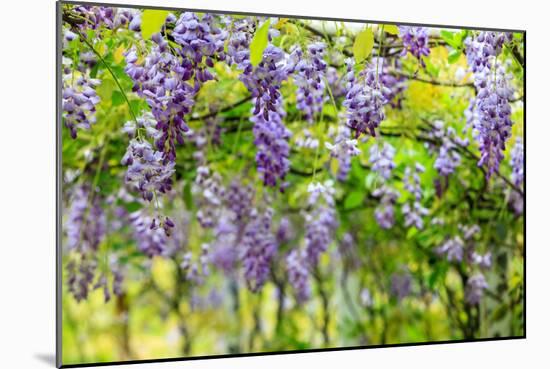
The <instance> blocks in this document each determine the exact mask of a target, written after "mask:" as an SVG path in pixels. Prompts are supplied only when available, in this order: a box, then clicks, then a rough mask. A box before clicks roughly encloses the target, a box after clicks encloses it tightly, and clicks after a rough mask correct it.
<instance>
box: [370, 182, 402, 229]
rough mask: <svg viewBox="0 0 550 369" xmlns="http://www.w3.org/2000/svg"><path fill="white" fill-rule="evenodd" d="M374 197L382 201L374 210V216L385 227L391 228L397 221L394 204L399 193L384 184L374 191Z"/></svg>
mask: <svg viewBox="0 0 550 369" xmlns="http://www.w3.org/2000/svg"><path fill="white" fill-rule="evenodd" d="M372 195H373V196H374V197H378V198H380V203H379V204H378V206H377V207H376V209H375V210H374V218H375V219H376V222H377V223H378V225H379V226H380V227H381V228H383V229H390V228H391V227H393V225H394V223H395V211H394V205H395V203H396V202H397V198H398V197H399V194H398V193H397V191H395V190H394V189H393V188H391V187H389V186H388V185H383V186H382V187H380V188H377V189H376V190H374V191H373V193H372Z"/></svg>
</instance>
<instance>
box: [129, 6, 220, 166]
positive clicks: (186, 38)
mask: <svg viewBox="0 0 550 369" xmlns="http://www.w3.org/2000/svg"><path fill="white" fill-rule="evenodd" d="M167 21H170V19H167ZM172 36H173V37H174V40H175V42H176V43H177V44H179V45H180V46H181V48H179V49H177V50H176V51H177V54H173V53H172V52H171V51H170V50H169V47H168V41H166V40H165V39H164V37H163V36H162V34H161V33H156V34H154V35H153V36H152V37H151V38H152V40H153V42H154V44H155V45H154V46H153V47H152V48H151V51H150V52H149V53H148V54H147V55H146V56H145V58H144V61H143V62H141V59H140V58H139V56H138V53H137V51H136V50H135V49H134V48H132V49H131V50H130V51H129V52H127V53H126V68H125V70H126V73H127V74H128V75H129V76H130V78H132V80H133V81H134V88H133V90H134V92H136V93H137V94H138V95H139V96H140V97H143V98H145V100H146V101H147V103H148V105H149V106H150V107H151V111H152V113H153V115H154V117H155V119H156V120H157V126H156V128H157V130H158V131H159V132H160V133H161V134H160V135H159V136H158V137H157V138H156V140H155V145H156V147H157V149H158V150H160V151H162V152H163V153H164V160H165V161H175V158H176V144H180V145H181V144H183V142H184V137H185V136H186V134H187V133H188V131H189V127H188V125H187V123H186V121H185V116H186V115H187V114H189V113H190V112H191V109H192V107H193V105H194V104H195V95H196V93H197V92H198V91H199V89H200V87H201V85H202V84H203V83H204V82H206V81H209V80H212V79H214V76H213V75H212V74H211V73H210V71H209V69H208V68H210V67H213V66H214V61H213V60H214V59H215V58H219V59H224V58H225V55H224V53H223V45H224V40H225V37H226V33H225V32H223V31H221V30H220V29H218V28H216V27H215V26H214V25H213V18H212V17H211V16H210V15H205V16H203V18H202V19H200V20H199V18H198V17H197V15H196V14H195V13H189V12H186V13H183V14H182V15H181V16H180V18H179V19H178V20H177V22H176V24H175V27H174V31H173V32H172ZM191 80H192V81H193V83H191Z"/></svg>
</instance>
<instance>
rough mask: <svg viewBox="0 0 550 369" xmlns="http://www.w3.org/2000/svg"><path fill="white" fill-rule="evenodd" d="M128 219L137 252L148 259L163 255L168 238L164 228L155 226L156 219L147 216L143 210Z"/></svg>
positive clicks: (132, 214)
mask: <svg viewBox="0 0 550 369" xmlns="http://www.w3.org/2000/svg"><path fill="white" fill-rule="evenodd" d="M129 219H130V224H131V226H132V228H133V230H134V239H135V240H136V243H137V247H138V250H139V251H141V252H143V253H144V254H145V255H147V256H148V257H153V256H156V255H164V253H165V251H166V249H167V242H168V236H167V234H166V232H165V230H164V228H162V227H159V226H157V223H158V222H157V220H156V218H155V217H151V216H149V215H147V214H146V213H145V211H143V210H138V211H136V212H133V213H131V214H130V216H129Z"/></svg>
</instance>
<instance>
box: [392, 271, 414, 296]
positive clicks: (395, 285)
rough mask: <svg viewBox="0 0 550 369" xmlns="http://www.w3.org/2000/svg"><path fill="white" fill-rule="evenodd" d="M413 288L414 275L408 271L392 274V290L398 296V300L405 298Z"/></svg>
mask: <svg viewBox="0 0 550 369" xmlns="http://www.w3.org/2000/svg"><path fill="white" fill-rule="evenodd" d="M411 289H412V277H411V274H410V273H409V272H408V271H402V272H397V273H394V274H392V276H391V286H390V292H391V294H392V295H393V296H395V297H396V298H397V301H401V300H403V299H404V298H405V297H407V296H408V295H410V293H411Z"/></svg>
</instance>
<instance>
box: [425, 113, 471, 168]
mask: <svg viewBox="0 0 550 369" xmlns="http://www.w3.org/2000/svg"><path fill="white" fill-rule="evenodd" d="M428 136H429V137H430V138H433V139H436V140H440V141H441V146H439V148H437V146H431V145H429V146H428V148H429V149H430V150H432V151H433V150H435V151H437V158H436V160H435V162H434V168H435V169H436V170H437V172H438V173H439V175H441V176H443V177H448V176H449V175H451V174H453V173H454V172H455V170H456V168H457V167H458V166H459V165H460V163H461V161H462V159H461V156H460V154H459V153H458V148H459V147H466V146H468V144H469V140H468V139H467V138H464V139H461V138H460V137H458V135H457V134H456V132H455V130H454V128H452V127H447V129H445V124H444V123H443V121H441V120H436V121H435V122H434V123H433V129H432V131H430V132H429V133H428Z"/></svg>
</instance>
